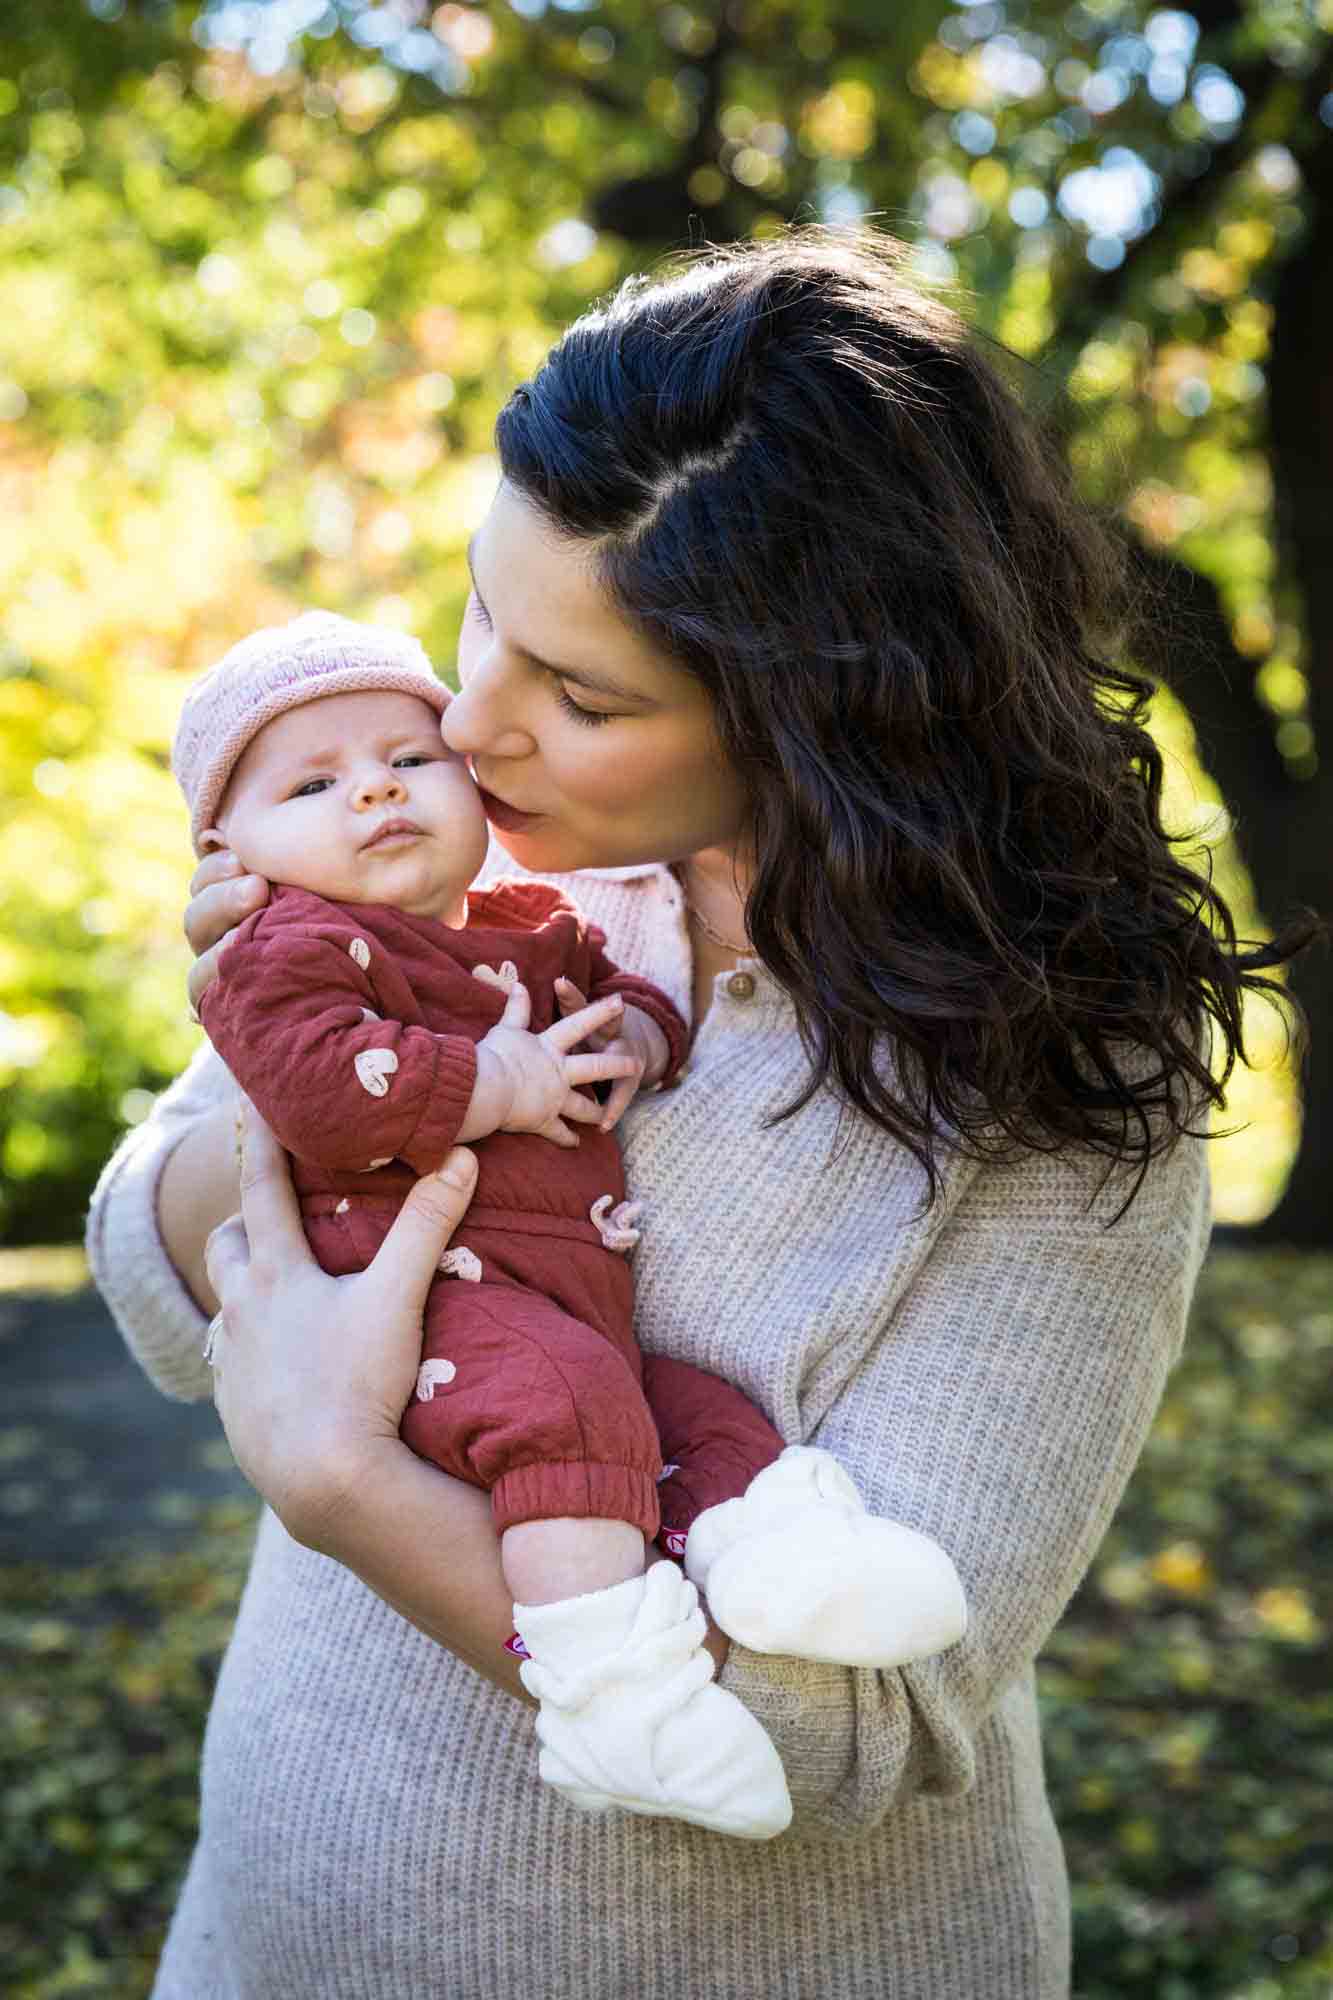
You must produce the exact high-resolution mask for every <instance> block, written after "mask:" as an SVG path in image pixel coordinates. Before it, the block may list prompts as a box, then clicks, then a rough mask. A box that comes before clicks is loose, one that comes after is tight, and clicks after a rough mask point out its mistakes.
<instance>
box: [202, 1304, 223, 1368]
mask: <svg viewBox="0 0 1333 2000" xmlns="http://www.w3.org/2000/svg"><path fill="white" fill-rule="evenodd" d="M222 1317H223V1316H222V1314H221V1313H220V1312H215V1313H214V1315H213V1317H212V1319H211V1320H210V1321H209V1322H208V1331H207V1333H206V1334H205V1335H204V1360H205V1361H206V1362H207V1363H208V1365H209V1367H210V1368H212V1367H214V1366H216V1364H215V1362H214V1360H213V1349H214V1348H215V1347H216V1346H217V1338H218V1334H219V1333H220V1332H221V1331H222Z"/></svg>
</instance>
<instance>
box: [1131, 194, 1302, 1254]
mask: <svg viewBox="0 0 1333 2000" xmlns="http://www.w3.org/2000/svg"><path fill="white" fill-rule="evenodd" d="M1330 214H1333V210H1331V211H1330ZM1316 324H1317V322H1316ZM1304 422H1305V428H1306V431H1307V434H1308V432H1309V406H1308V404H1307V405H1306V415H1305V419H1304ZM1329 463H1330V464H1333V454H1331V455H1330V460H1329ZM1138 560H1139V562H1140V565H1141V566H1142V567H1143V568H1144V569H1145V570H1146V572H1147V573H1148V575H1149V580H1150V582H1151V583H1152V585H1153V588H1154V592H1155V593H1157V592H1160V593H1161V594H1162V595H1163V596H1165V597H1166V599H1167V601H1168V603H1169V605H1170V615H1169V618H1168V620H1167V622H1166V624H1165V625H1164V627H1163V628H1162V629H1161V630H1160V632H1159V635H1158V636H1159V638H1160V640H1161V651H1160V653H1159V654H1157V655H1156V656H1155V657H1154V658H1153V659H1152V660H1151V662H1150V664H1151V665H1152V666H1153V668H1154V669H1155V670H1157V671H1159V672H1160V677H1161V678H1162V679H1163V680H1164V681H1166V683H1167V685H1168V686H1169V687H1170V689H1171V691H1172V693H1173V694H1174V695H1175V696H1176V697H1177V699H1178V700H1179V701H1180V703H1181V705H1182V706H1183V707H1184V708H1185V710H1186V711H1187V713H1188V714H1189V717H1190V720H1191V721H1192V722H1193V724H1194V727H1195V730H1196V732H1197V734H1198V739H1199V757H1200V761H1201V762H1202V764H1203V765H1204V767H1205V768H1206V769H1207V771H1208V772H1209V774H1210V775H1211V776H1212V777H1213V778H1214V779H1215V780H1216V782H1217V785H1218V788H1219V790H1220V791H1221V793H1222V796H1223V798H1224V799H1225V800H1226V803H1227V808H1228V811H1229V812H1230V814H1231V816H1232V821H1233V824H1234V827H1235V832H1236V839H1237V843H1238V845H1239V847H1240V850H1241V854H1242V856H1243V857H1244V860H1245V863H1246V866H1247V867H1248V868H1249V871H1250V875H1251V878H1252V880H1253V883H1254V893H1255V900H1256V902H1257V903H1258V904H1259V907H1260V908H1261V909H1262V911H1263V913H1264V917H1265V921H1266V922H1267V923H1268V924H1269V925H1270V927H1271V928H1273V929H1274V930H1277V929H1278V928H1280V927H1281V925H1282V924H1284V923H1285V922H1287V921H1288V920H1289V919H1290V918H1292V917H1293V916H1294V915H1296V914H1297V911H1298V909H1299V907H1300V906H1301V905H1302V904H1304V905H1308V906H1309V907H1310V908H1313V909H1314V910H1316V911H1317V912H1318V913H1319V914H1320V915H1321V916H1327V915H1330V914H1333V758H1329V757H1327V756H1326V758H1325V762H1324V764H1323V766H1322V768H1321V769H1320V771H1319V772H1318V774H1317V775H1316V776H1315V777H1314V778H1312V779H1308V780H1305V781H1300V780H1297V779H1294V778H1292V777H1291V776H1289V775H1288V772H1287V768H1286V764H1285V762H1284V760H1283V758H1282V756H1281V754H1280V752H1279V750H1278V747H1277V743H1276V741H1275V738H1274V721H1273V717H1272V715H1271V714H1270V713H1269V711H1268V710H1267V709H1266V708H1265V707H1264V705H1263V704H1262V703H1261V702H1260V700H1259V698H1258V696H1257V695H1256V693H1255V689H1254V662H1253V661H1252V660H1249V659H1247V658H1246V657H1245V656H1244V655H1243V654H1241V653H1239V652H1238V651H1237V650H1236V646H1235V643H1234V641H1233V639H1232V637H1231V628H1230V624H1229V621H1228V619H1227V615H1226V613H1225V611H1224V610H1223V607H1222V604H1221V601H1220V599H1219V597H1218V594H1217V590H1216V588H1215V586H1214V585H1213V584H1212V583H1211V582H1210V581H1209V580H1208V579H1207V578H1206V577H1203V576H1201V575H1200V574H1199V573H1198V571H1197V570H1192V569H1189V568H1187V567H1186V566H1185V564H1183V563H1177V562H1172V561H1171V560H1170V559H1169V558H1168V557H1165V556H1160V555H1154V554H1152V553H1150V552H1149V551H1147V550H1140V551H1139V552H1138ZM1329 581H1330V582H1333V579H1330V580H1329ZM1324 587H1325V589H1326V590H1327V589H1328V587H1329V584H1328V583H1325V586H1324ZM1331 608H1333V607H1331ZM1315 643H1316V642H1315V640H1314V637H1313V635H1312V637H1311V653H1312V655H1313V651H1314V646H1315ZM1330 659H1333V652H1331V651H1330V649H1329V641H1328V639H1327V638H1326V639H1325V641H1324V652H1323V661H1324V704H1323V706H1324V715H1323V721H1324V734H1323V740H1324V743H1325V745H1326V746H1327V744H1328V742H1329V736H1330V732H1329V728H1328V715H1327V708H1328V703H1327V691H1328V666H1329V661H1330ZM1315 706H1316V709H1318V706H1319V704H1318V703H1316V704H1315ZM1331 956H1333V955H1331V954H1330V952H1329V950H1328V948H1327V946H1326V945H1319V944H1316V945H1314V946H1313V947H1312V948H1311V949H1310V950H1309V951H1307V952H1305V953H1303V954H1302V955H1301V956H1300V957H1299V958H1297V959H1296V960H1294V961H1293V963H1292V965H1291V966H1290V968H1289V970H1288V973H1287V980H1288V985H1289V987H1290V990H1291V992H1292V993H1293V994H1294V995H1295V997H1296V998H1297V999H1298V1000H1299V1001H1300V1002H1301V1004H1302V1006H1303V1007H1304V1009H1305V1012H1306V1014H1307V1016H1308V1018H1309V1027H1310V1049H1309V1055H1308V1057H1307V1061H1306V1065H1305V1068H1304V1070H1303V1073H1302V1076H1301V1098H1302V1104H1303V1114H1302V1115H1303V1119H1304V1132H1303V1135H1302V1140H1301V1147H1300V1152H1299V1154H1298V1156H1297V1160H1296V1164H1295V1167H1294V1169H1293V1172H1292V1176H1291V1179H1290V1181H1289V1182H1288V1184H1287V1188H1286V1191H1285V1192H1284V1194H1283V1196H1282V1198H1281V1200H1280V1201H1279V1203H1278V1205H1277V1207H1276V1208H1275V1209H1274V1210H1273V1212H1272V1214H1271V1215H1269V1216H1266V1217H1265V1219H1264V1220H1263V1221H1262V1222H1259V1223H1255V1224H1254V1225H1253V1226H1252V1227H1249V1228H1246V1229H1241V1230H1236V1231H1234V1232H1233V1231H1226V1232H1225V1235H1226V1238H1227V1240H1228V1241H1237V1242H1239V1241H1243V1242H1244V1243H1245V1244H1247V1245H1252V1246H1257V1245H1258V1244H1260V1243H1266V1244H1267V1243H1291V1244H1300V1245H1302V1246H1303V1247H1305V1248H1311V1249H1313V1248H1327V1247H1328V1245H1329V1243H1330V1241H1333V1198H1331V1197H1330V1193H1329V1190H1330V1188H1333V1049H1331V1048H1330V1034H1329V1029H1330V1026H1331V1025H1333V967H1331V965H1330V958H1331ZM1265 976H1266V977H1272V976H1273V975H1272V974H1271V973H1270V974H1267V975H1265ZM1224 1122H1229V1121H1224Z"/></svg>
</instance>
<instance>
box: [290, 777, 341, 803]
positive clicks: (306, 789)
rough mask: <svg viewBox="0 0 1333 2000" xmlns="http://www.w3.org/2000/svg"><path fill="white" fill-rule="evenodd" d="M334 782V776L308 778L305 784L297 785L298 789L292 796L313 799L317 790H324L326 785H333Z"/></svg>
mask: <svg viewBox="0 0 1333 2000" xmlns="http://www.w3.org/2000/svg"><path fill="white" fill-rule="evenodd" d="M332 783H333V780H332V778H308V779H307V780H306V782H305V784H304V785H298V786H297V788H296V790H295V791H294V792H293V793H292V797H293V798H294V799H313V798H314V796H315V794H316V792H322V791H323V790H324V788H325V786H326V785H331V784H332Z"/></svg>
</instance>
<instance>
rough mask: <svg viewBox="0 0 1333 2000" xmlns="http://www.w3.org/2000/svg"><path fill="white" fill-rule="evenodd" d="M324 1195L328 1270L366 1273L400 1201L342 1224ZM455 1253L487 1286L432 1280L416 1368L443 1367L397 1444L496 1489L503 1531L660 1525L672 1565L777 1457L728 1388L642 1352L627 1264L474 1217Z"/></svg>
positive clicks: (771, 1435) (359, 1212)
mask: <svg viewBox="0 0 1333 2000" xmlns="http://www.w3.org/2000/svg"><path fill="white" fill-rule="evenodd" d="M316 1199H317V1200H318V1201H319V1202H320V1207H319V1209H318V1210H315V1211H314V1212H308V1213H307V1214H306V1216H305V1229H306V1235H307V1237H308V1239H309V1242H310V1246H311V1249H312V1250H313V1251H314V1254H315V1256H316V1258H317V1259H318V1261H319V1263H320V1265H321V1266H322V1267H323V1269H324V1270H326V1271H328V1272H331V1273H332V1274H333V1275H334V1276H335V1277H341V1276H344V1275H346V1274H347V1273H348V1272H351V1271H362V1270H364V1269H365V1267H366V1265H367V1264H368V1263H369V1262H370V1261H371V1259H372V1258H373V1256H374V1255H375V1252H376V1251H377V1250H378V1248H379V1246H380V1244H381V1243H382V1242H383V1240H384V1237H385V1235H386V1233H387V1231H388V1229H389V1226H390V1224H391V1223H392V1221H393V1219H394V1216H395V1215H396V1214H397V1212H398V1204H397V1203H396V1202H391V1201H384V1200H378V1201H377V1200H375V1199H374V1198H373V1197H370V1198H358V1199H354V1200H352V1201H351V1202H349V1203H348V1204H347V1205H346V1207H345V1208H344V1209H343V1212H342V1213H341V1214H339V1213H338V1212H337V1211H336V1210H335V1209H333V1208H332V1207H325V1205H324V1199H323V1198H319V1197H317V1198H316ZM312 1208H313V1204H312ZM483 1218H484V1219H483ZM539 1230H540V1232H541V1233H537V1232H538V1231H539ZM459 1242H460V1243H461V1244H464V1245H465V1246H466V1248H467V1250H469V1251H471V1252H472V1254H473V1256H474V1257H475V1258H476V1259H478V1260H479V1261H480V1266H481V1277H480V1279H479V1280H478V1281H471V1280H469V1279H467V1278H463V1277H439V1278H437V1279H436V1280H435V1282H434V1283H433V1284H432V1286H431V1288H430V1291H429V1293H428V1295H427V1299H426V1311H425V1332H424V1339H423V1342H422V1359H423V1361H428V1362H435V1363H437V1364H443V1365H442V1366H437V1368H436V1369H434V1370H433V1371H432V1373H433V1374H434V1375H435V1377H436V1380H435V1381H434V1383H433V1384H427V1386H428V1387H431V1389H432V1393H431V1394H430V1396H429V1399H428V1400H419V1399H417V1398H415V1397H414V1399H413V1401H412V1402H410V1403H409V1404H408V1406H407V1409H406V1411H405V1412H404V1415H403V1421H402V1425H401V1432H402V1436H403V1439H404V1441H405V1442H406V1443H407V1444H409V1445H410V1446H411V1447H412V1449H413V1451H415V1452H418V1453H419V1454H420V1455H421V1457H423V1458H428V1459H430V1460H431V1461H432V1462H433V1463H434V1464H436V1465H438V1466H440V1467H441V1468H442V1469H443V1470H444V1471H445V1472H451V1473H453V1474H454V1475H455V1477H456V1478H459V1479H466V1480H467V1481H469V1482H470V1484H472V1485H474V1486H482V1487H485V1488H486V1489H487V1490H488V1491H489V1493H490V1495H491V1505H492V1509H493V1511H494V1517H495V1525H496V1528H497V1529H498V1530H499V1531H500V1532H501V1533H503V1532H504V1530H505V1529H506V1528H510V1527H513V1526H514V1525H515V1524H516V1523H517V1522H519V1521H531V1520H549V1519H554V1518H556V1517H561V1516H570V1515H572V1516H575V1517H579V1518H583V1517H592V1518H596V1519H600V1520H611V1521H628V1522H630V1523H632V1525H633V1526H635V1527H637V1528H639V1529H640V1530H641V1531H642V1532H643V1534H644V1535H645V1536H646V1537H647V1538H648V1540H650V1541H651V1540H653V1539H654V1538H655V1537H656V1536H657V1534H658V1531H659V1528H660V1529H661V1531H662V1540H663V1545H664V1546H665V1547H666V1548H667V1549H668V1550H669V1552H670V1553H673V1554H678V1553H679V1552H680V1550H681V1549H682V1548H683V1546H684V1536H685V1534H686V1533H688V1531H689V1528H690V1525H691V1523H692V1522H693V1520H694V1518H695V1516H696V1515H697V1514H700V1513H702V1512H703V1510H704V1508H706V1507H712V1506H715V1505H716V1504H717V1503H718V1502H719V1501H722V1500H729V1499H733V1498H735V1497H736V1496H738V1495H739V1494H741V1493H743V1492H744V1491H745V1489H746V1487H747V1486H748V1485H749V1483H750V1481H751V1479H753V1478H754V1476H755V1474H756V1473H757V1472H760V1471H762V1470H763V1468H764V1466H766V1465H770V1464H772V1462H773V1460H774V1459H775V1458H776V1457H777V1456H778V1454H779V1452H780V1451H781V1450H782V1448H783V1445H782V1438H781V1437H780V1436H779V1434H778V1432H777V1431H776V1430H774V1428H773V1426H772V1425H771V1424H770V1423H769V1422H768V1420H767V1418H766V1417H764V1416H763V1415H762V1414H761V1413H760V1411H759V1410H757V1409H756V1408H755V1406H754V1405H753V1403H751V1402H750V1401H749V1399H748V1397H746V1396H744V1395H742V1394H741V1392H740V1390H739V1389H736V1388H734V1387H733V1386H732V1385H731V1383H729V1382H724V1381H723V1380H722V1379H721V1378H720V1377H719V1376H716V1375H709V1374H706V1373H705V1372H704V1371H703V1370H702V1369H699V1368H693V1367H690V1366H689V1365H688V1364H687V1363H685V1362H683V1361H672V1360H668V1359H666V1358H665V1357H663V1356H660V1355H646V1354H642V1353H641V1352H640V1350H639V1348H638V1346H637V1345H636V1343H635V1341H634V1337H633V1332H632V1318H633V1303H634V1302H633V1286H632V1281H631V1278H630V1273H629V1269H628V1267H627V1265H626V1262H625V1259H624V1258H623V1257H622V1256H619V1255H617V1254H615V1253H614V1252H612V1251H610V1250H608V1249H607V1248H606V1247H605V1246H604V1245H603V1244H602V1243H600V1242H593V1241H589V1240H588V1237H587V1234H586V1232H585V1230H584V1229H583V1226H582V1225H580V1224H577V1223H562V1222H561V1221H560V1220H559V1218H553V1217H541V1218H528V1217H522V1216H515V1217H511V1216H501V1215H500V1214H498V1213H496V1214H494V1216H493V1217H492V1215H491V1213H490V1212H489V1211H485V1210H482V1211H478V1210H476V1209H473V1210H470V1211H469V1213H468V1216H467V1218H466V1219H465V1221H464V1224H463V1227H462V1229H461V1230H460V1232H459ZM449 1371H451V1372H449ZM664 1461H665V1467H664Z"/></svg>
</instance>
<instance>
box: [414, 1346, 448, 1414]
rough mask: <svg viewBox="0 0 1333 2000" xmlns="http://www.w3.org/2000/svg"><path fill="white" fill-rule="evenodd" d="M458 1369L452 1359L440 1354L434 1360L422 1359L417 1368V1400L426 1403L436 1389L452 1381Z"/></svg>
mask: <svg viewBox="0 0 1333 2000" xmlns="http://www.w3.org/2000/svg"><path fill="white" fill-rule="evenodd" d="M457 1373H458V1370H457V1369H456V1368H455V1367H454V1364H453V1362H452V1361H446V1360H445V1359H444V1356H443V1355H441V1356H440V1357H439V1359H438V1360H436V1361H423V1362H422V1364H421V1366H420V1368H418V1370H417V1401H418V1402H419V1403H428V1402H429V1401H430V1399H431V1397H432V1396H433V1395H434V1394H435V1391H436V1390H437V1389H443V1388H444V1387H445V1385H446V1384H447V1383H449V1382H452V1381H453V1379H454V1377H455V1375H456V1374H457Z"/></svg>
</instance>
